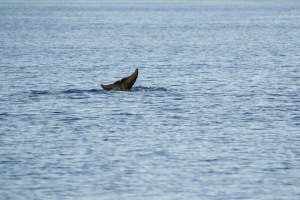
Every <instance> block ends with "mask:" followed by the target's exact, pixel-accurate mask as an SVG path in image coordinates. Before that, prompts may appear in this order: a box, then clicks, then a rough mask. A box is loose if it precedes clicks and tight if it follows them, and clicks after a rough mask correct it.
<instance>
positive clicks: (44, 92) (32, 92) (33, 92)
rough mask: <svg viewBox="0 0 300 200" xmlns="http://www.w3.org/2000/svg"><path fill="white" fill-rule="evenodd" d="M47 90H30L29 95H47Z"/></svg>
mask: <svg viewBox="0 0 300 200" xmlns="http://www.w3.org/2000/svg"><path fill="white" fill-rule="evenodd" d="M49 93H50V92H49V91H47V90H31V94H49Z"/></svg>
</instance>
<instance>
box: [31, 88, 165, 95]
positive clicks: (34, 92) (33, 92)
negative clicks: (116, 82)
mask: <svg viewBox="0 0 300 200" xmlns="http://www.w3.org/2000/svg"><path fill="white" fill-rule="evenodd" d="M153 91H167V89H166V88H164V87H141V86H138V87H133V88H132V89H131V90H130V92H153ZM105 92H116V91H106V90H103V89H90V90H85V89H68V90H63V91H58V92H55V91H53V92H52V91H48V90H31V91H30V94H31V95H35V96H38V95H51V94H90V93H105ZM118 92H120V91H118Z"/></svg>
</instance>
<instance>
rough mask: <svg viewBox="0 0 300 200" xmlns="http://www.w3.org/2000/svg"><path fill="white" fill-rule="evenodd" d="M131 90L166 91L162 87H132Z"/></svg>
mask: <svg viewBox="0 0 300 200" xmlns="http://www.w3.org/2000/svg"><path fill="white" fill-rule="evenodd" d="M131 90H132V91H133V92H149V91H167V89H166V88H164V87H155V86H152V87H133V88H132V89H131Z"/></svg>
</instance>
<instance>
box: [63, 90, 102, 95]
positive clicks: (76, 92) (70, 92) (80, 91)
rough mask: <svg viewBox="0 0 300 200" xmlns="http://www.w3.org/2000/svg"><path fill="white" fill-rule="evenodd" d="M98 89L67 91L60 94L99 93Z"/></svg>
mask: <svg viewBox="0 0 300 200" xmlns="http://www.w3.org/2000/svg"><path fill="white" fill-rule="evenodd" d="M100 91H101V90H100V89H91V90H80V89H69V90H65V91H63V92H62V93H64V94H79V93H90V92H100Z"/></svg>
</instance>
